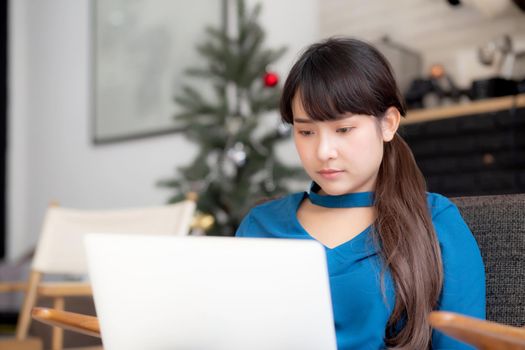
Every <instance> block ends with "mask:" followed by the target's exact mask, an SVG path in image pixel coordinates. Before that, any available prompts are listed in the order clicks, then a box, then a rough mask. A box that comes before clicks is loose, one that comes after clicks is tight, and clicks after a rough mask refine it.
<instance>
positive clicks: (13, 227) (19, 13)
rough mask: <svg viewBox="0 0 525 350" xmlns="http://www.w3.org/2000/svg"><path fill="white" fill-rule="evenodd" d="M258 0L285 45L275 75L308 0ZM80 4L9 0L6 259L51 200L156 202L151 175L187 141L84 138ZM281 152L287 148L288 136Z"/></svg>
mask: <svg viewBox="0 0 525 350" xmlns="http://www.w3.org/2000/svg"><path fill="white" fill-rule="evenodd" d="M254 2H255V1H254V0H250V1H248V3H249V4H253V3H254ZM263 5H264V8H263V14H262V18H261V19H262V25H263V26H264V27H265V28H266V29H267V34H268V44H269V45H275V46H280V45H287V46H288V47H289V51H288V53H287V55H286V57H285V58H284V59H283V60H282V61H281V62H280V63H279V64H278V65H276V67H274V68H275V70H277V71H278V72H279V73H280V75H281V77H282V78H283V79H284V77H285V74H286V71H287V70H288V68H289V67H290V65H291V60H292V59H293V58H295V56H296V53H297V52H298V51H299V49H300V48H302V47H303V46H305V45H306V44H308V43H310V42H312V41H314V40H316V39H317V38H318V24H317V7H316V6H317V1H316V0H307V1H303V0H287V1H278V0H267V1H264V2H263ZM89 13H90V1H89V0H11V1H10V73H9V76H10V101H9V102H10V110H9V131H8V133H9V135H8V137H9V144H8V158H9V161H8V167H9V172H8V221H9V222H8V248H7V253H8V258H9V259H14V258H16V257H18V256H20V255H21V254H23V253H25V252H26V251H27V250H28V249H30V248H31V247H32V246H34V244H35V242H36V239H37V237H38V233H39V228H40V225H41V222H42V219H43V215H44V213H45V210H46V207H47V205H48V203H49V202H50V201H52V200H58V201H59V202H60V204H61V205H64V206H71V207H78V208H111V207H123V206H143V205H157V204H162V203H164V202H165V201H166V200H167V198H168V197H169V191H167V190H165V189H159V188H157V187H155V182H156V181H158V180H159V179H161V178H165V177H169V176H171V175H172V174H173V171H174V169H175V167H176V166H177V165H181V164H184V163H187V162H189V161H190V160H191V159H192V158H193V155H194V154H195V152H196V149H197V148H196V146H195V145H193V144H190V143H189V142H187V141H186V140H185V139H184V137H183V136H182V135H176V134H172V135H165V136H157V137H153V138H148V139H143V140H135V141H128V142H122V143H118V144H108V145H100V146H94V145H93V144H92V142H91V135H90V132H91V131H90V127H91V124H90V123H91V117H92V116H91V114H90V110H91V108H92V106H90V97H89V96H90V91H89V89H90V74H91V72H90V57H91V53H90V30H91V29H90V18H89ZM299 19H300V20H299ZM291 23H293V25H291ZM281 152H283V157H284V158H294V156H295V155H294V152H293V151H292V150H291V145H287V146H285V147H283V148H282V150H281ZM292 161H293V159H292Z"/></svg>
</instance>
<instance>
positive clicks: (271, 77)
mask: <svg viewBox="0 0 525 350" xmlns="http://www.w3.org/2000/svg"><path fill="white" fill-rule="evenodd" d="M278 82H279V76H278V75H277V73H274V72H266V73H265V74H264V86H266V87H273V86H275V85H277V83H278Z"/></svg>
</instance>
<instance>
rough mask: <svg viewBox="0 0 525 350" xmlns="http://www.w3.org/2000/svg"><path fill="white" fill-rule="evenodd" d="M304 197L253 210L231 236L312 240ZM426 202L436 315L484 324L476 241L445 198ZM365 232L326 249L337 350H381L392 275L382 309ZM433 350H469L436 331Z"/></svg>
mask: <svg viewBox="0 0 525 350" xmlns="http://www.w3.org/2000/svg"><path fill="white" fill-rule="evenodd" d="M308 196H309V194H308V193H306V192H300V193H295V194H291V195H288V196H286V197H283V198H280V199H277V200H274V201H270V202H267V203H264V204H262V205H259V206H257V207H255V208H253V209H252V210H251V211H250V212H249V213H248V215H247V216H246V217H245V218H244V219H243V221H242V223H241V225H240V227H239V229H238V230H237V233H236V236H238V237H268V238H270V237H271V238H299V239H314V238H313V237H312V236H310V235H309V234H308V232H306V230H305V229H304V228H303V227H302V226H301V224H300V223H299V221H298V219H297V210H298V208H299V205H300V204H301V202H302V201H303V200H304V199H305V198H306V197H308ZM310 199H312V193H310ZM314 200H315V199H314ZM427 201H428V205H429V208H430V212H431V215H432V222H433V223H434V227H435V230H436V233H437V236H438V240H439V244H440V247H441V254H442V259H443V269H444V284H443V290H442V293H441V297H440V301H439V310H446V311H453V312H458V313H461V314H464V315H470V316H473V317H478V318H485V272H484V267H483V261H482V259H481V255H480V252H479V249H478V246H477V243H476V240H475V239H474V237H473V236H472V233H471V232H470V230H469V228H468V227H467V225H466V224H465V222H464V221H463V218H462V217H461V215H460V213H459V211H458V209H457V208H456V206H455V205H454V204H453V203H452V202H450V201H449V200H448V199H447V198H445V197H443V196H441V195H439V194H434V193H429V194H428V195H427ZM370 229H371V228H370V227H368V228H367V229H365V230H364V231H363V232H361V233H360V234H358V235H357V236H356V237H354V238H353V239H351V240H349V241H347V242H345V243H343V244H341V245H339V246H337V247H335V248H328V247H325V250H326V257H327V262H328V273H329V277H330V288H331V294H332V304H333V312H334V322H335V330H336V336H337V345H338V349H339V350H344V349H383V348H385V344H384V336H385V328H386V323H387V321H388V318H389V317H390V314H391V309H392V308H393V305H394V300H395V299H394V287H393V281H392V278H391V275H390V274H389V273H388V272H387V273H385V275H384V283H385V291H386V303H385V299H384V296H383V294H382V291H381V284H380V283H381V265H380V264H381V260H380V257H379V255H378V252H377V248H376V247H375V245H374V243H373V242H372V237H371V234H370V231H371V230H370ZM432 348H433V349H443V350H444V349H447V350H450V349H454V350H455V349H472V348H471V347H469V346H467V345H464V344H462V343H460V342H458V341H455V340H453V339H452V338H449V337H447V336H445V335H444V334H442V333H440V332H438V331H434V332H433V335H432Z"/></svg>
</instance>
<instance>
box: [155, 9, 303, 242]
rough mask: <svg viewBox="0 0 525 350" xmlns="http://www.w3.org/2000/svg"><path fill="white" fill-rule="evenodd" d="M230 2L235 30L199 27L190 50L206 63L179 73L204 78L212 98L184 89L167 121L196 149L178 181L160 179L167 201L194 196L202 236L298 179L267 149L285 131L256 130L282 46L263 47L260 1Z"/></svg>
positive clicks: (268, 102)
mask: <svg viewBox="0 0 525 350" xmlns="http://www.w3.org/2000/svg"><path fill="white" fill-rule="evenodd" d="M225 3H226V2H225ZM235 4H236V11H235V13H236V18H235V19H234V20H235V21H234V23H235V22H236V24H237V25H236V26H235V27H236V28H235V30H234V32H235V33H231V30H228V29H227V27H226V26H225V27H224V28H222V29H217V28H212V27H208V28H206V36H207V39H206V41H205V42H204V43H203V44H202V45H199V46H198V47H197V49H198V52H199V53H200V54H201V55H202V56H203V57H204V58H205V60H206V61H207V66H206V67H197V68H190V69H188V70H187V71H186V73H187V75H188V76H189V77H191V78H192V79H205V81H206V82H208V83H209V84H210V86H211V87H213V91H214V93H213V94H211V95H212V97H211V98H210V97H209V96H204V94H202V93H201V92H200V90H198V89H196V88H195V87H192V86H191V85H185V86H183V89H182V93H181V94H180V95H179V96H177V97H175V101H176V102H177V103H178V104H179V106H180V107H181V108H182V112H181V113H179V114H178V115H176V116H175V118H176V119H177V122H178V123H179V124H180V125H181V126H182V127H183V128H184V129H185V130H186V131H185V135H186V136H187V137H188V138H189V139H190V140H192V141H194V142H196V143H197V144H198V145H199V147H200V149H199V151H198V155H197V156H196V158H195V159H194V160H193V162H192V163H191V164H189V165H187V166H183V167H179V169H178V176H176V177H175V178H173V179H168V180H164V181H162V182H161V185H162V186H166V187H170V188H172V189H173V191H174V195H173V196H172V197H171V198H170V202H177V201H179V200H182V199H183V198H184V196H185V194H187V193H188V192H196V193H197V194H198V201H197V210H198V211H200V212H201V213H204V214H209V215H211V216H212V217H213V219H214V220H213V221H214V224H213V226H212V227H211V228H210V229H209V230H208V231H207V234H210V235H231V234H233V233H234V232H235V230H236V228H237V227H238V225H239V224H240V221H241V220H242V218H243V217H244V215H245V214H246V213H247V211H248V210H249V209H250V208H251V207H253V206H254V205H255V204H256V203H257V202H258V201H260V200H261V199H264V198H271V197H275V196H278V195H281V194H283V193H286V192H287V189H286V180H290V179H291V178H293V177H295V176H304V175H303V172H302V170H301V169H300V168H297V167H290V166H287V165H285V164H283V163H282V162H280V161H279V160H278V159H277V158H276V154H275V146H276V145H277V144H278V143H279V142H281V141H283V140H286V139H287V138H288V136H289V131H288V128H286V126H284V125H283V124H280V125H279V126H278V127H273V128H268V127H264V126H263V127H261V126H262V125H261V123H264V120H267V118H262V116H263V115H264V114H267V113H268V112H270V111H275V110H276V109H277V107H278V101H279V96H280V88H279V84H278V83H279V79H278V76H277V74H275V73H273V72H270V71H268V70H267V67H269V65H271V64H272V63H273V62H275V61H276V60H277V59H278V58H280V57H281V56H282V54H283V53H284V51H285V49H284V48H280V49H277V50H273V49H267V48H265V47H264V46H263V42H264V37H265V34H264V31H263V29H262V28H261V26H260V25H259V24H258V22H257V20H258V16H259V13H260V11H261V6H260V4H259V5H257V6H255V7H254V9H253V10H252V11H248V10H247V9H246V7H245V4H244V1H242V0H236V3H235ZM276 126H277V124H276ZM268 129H270V130H268ZM261 130H262V132H261Z"/></svg>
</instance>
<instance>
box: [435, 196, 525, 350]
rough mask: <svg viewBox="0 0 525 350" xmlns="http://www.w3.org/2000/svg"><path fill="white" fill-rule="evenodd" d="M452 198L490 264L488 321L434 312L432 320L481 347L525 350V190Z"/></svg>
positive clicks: (488, 266)
mask: <svg viewBox="0 0 525 350" xmlns="http://www.w3.org/2000/svg"><path fill="white" fill-rule="evenodd" d="M452 201H453V202H454V203H456V205H457V206H458V208H459V210H460V211H461V214H462V215H463V218H464V219H465V221H466V222H467V224H468V226H469V227H470V229H471V231H472V233H473V234H474V236H475V237H476V240H477V241H478V245H479V248H480V250H481V255H482V256H483V261H484V262H485V271H486V281H487V282H486V283H487V320H488V321H481V320H476V319H473V318H469V317H465V316H463V315H458V314H452V313H447V312H432V313H431V315H430V317H429V321H430V324H431V325H432V326H433V327H434V328H436V329H439V330H441V331H443V332H445V333H447V334H448V335H450V336H453V337H455V338H457V339H459V340H462V341H464V342H466V343H469V344H471V345H474V346H475V347H477V348H478V349H525V328H522V326H523V325H525V194H512V195H496V196H480V197H458V198H452Z"/></svg>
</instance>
